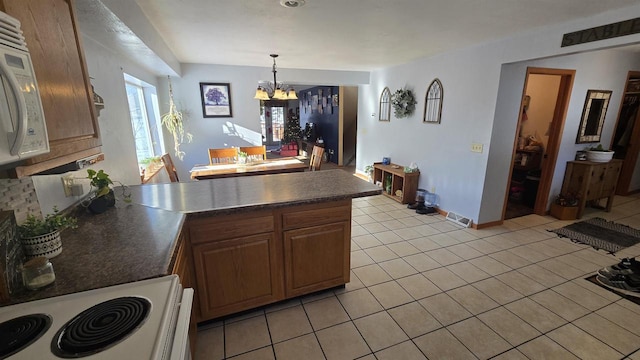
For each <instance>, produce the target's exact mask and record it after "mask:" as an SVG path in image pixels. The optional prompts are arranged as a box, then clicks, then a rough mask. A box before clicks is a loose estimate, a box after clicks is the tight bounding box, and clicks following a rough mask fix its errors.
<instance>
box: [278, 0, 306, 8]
mask: <svg viewBox="0 0 640 360" xmlns="http://www.w3.org/2000/svg"><path fill="white" fill-rule="evenodd" d="M304 3H305V0H280V5H282V6H284V7H286V8H298V7H301V6H303V5H304Z"/></svg>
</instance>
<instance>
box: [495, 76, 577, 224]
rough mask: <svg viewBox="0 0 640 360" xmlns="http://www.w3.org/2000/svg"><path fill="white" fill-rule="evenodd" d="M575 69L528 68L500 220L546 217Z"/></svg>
mask: <svg viewBox="0 0 640 360" xmlns="http://www.w3.org/2000/svg"><path fill="white" fill-rule="evenodd" d="M574 75H575V71H574V70H564V69H546V68H527V75H526V79H525V83H524V89H523V94H522V101H521V104H520V115H519V117H518V126H517V129H518V130H517V132H516V136H515V140H514V148H513V155H512V163H511V164H512V165H511V171H510V175H509V180H510V181H509V182H508V184H509V185H508V189H507V195H508V196H507V199H506V200H505V205H504V212H503V218H504V219H505V220H506V219H511V218H515V217H520V216H524V215H528V214H538V215H545V214H546V211H547V203H548V200H549V191H550V188H551V181H552V180H553V173H554V169H555V166H556V160H557V156H558V150H559V145H560V141H561V138H562V136H561V135H562V131H563V129H564V120H565V117H566V113H567V109H568V105H569V98H570V95H571V88H572V87H573V78H574Z"/></svg>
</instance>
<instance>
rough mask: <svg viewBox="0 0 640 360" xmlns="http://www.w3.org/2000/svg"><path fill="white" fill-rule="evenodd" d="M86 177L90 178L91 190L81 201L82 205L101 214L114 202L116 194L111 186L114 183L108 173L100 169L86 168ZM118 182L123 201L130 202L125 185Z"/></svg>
mask: <svg viewBox="0 0 640 360" xmlns="http://www.w3.org/2000/svg"><path fill="white" fill-rule="evenodd" d="M87 178H88V179H89V180H90V184H91V189H92V190H91V191H90V193H89V196H88V197H87V198H86V199H85V201H83V205H85V206H86V207H87V208H88V209H89V211H91V212H92V213H94V214H101V213H103V212H105V211H107V209H108V208H110V207H112V206H114V205H115V204H116V195H115V193H114V191H113V189H112V188H111V186H112V185H114V183H113V181H112V180H111V179H110V178H109V174H107V173H106V172H104V170H102V169H100V170H98V171H95V170H93V169H87ZM118 183H119V184H120V188H121V189H122V198H123V200H124V202H127V203H129V202H131V194H130V193H129V192H128V191H127V187H126V186H125V185H124V184H122V183H121V182H118Z"/></svg>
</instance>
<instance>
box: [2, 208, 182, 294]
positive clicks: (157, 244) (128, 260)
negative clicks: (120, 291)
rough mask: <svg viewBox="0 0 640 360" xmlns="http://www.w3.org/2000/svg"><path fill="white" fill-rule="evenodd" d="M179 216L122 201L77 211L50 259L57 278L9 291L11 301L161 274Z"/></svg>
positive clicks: (179, 224)
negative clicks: (97, 211) (74, 223)
mask: <svg viewBox="0 0 640 360" xmlns="http://www.w3.org/2000/svg"><path fill="white" fill-rule="evenodd" d="M83 210H84V209H83ZM184 219H185V215H184V214H181V213H178V212H171V211H166V210H161V209H154V208H150V207H147V206H142V205H138V204H125V203H124V202H121V201H120V202H118V204H117V205H116V207H114V208H110V209H109V210H107V211H106V212H104V213H102V214H99V215H92V214H88V213H85V212H83V211H78V224H79V227H78V228H77V229H67V230H64V231H63V232H62V233H61V240H62V253H61V254H60V255H58V256H56V257H54V258H53V259H51V263H52V264H53V270H54V272H55V274H56V281H55V282H54V283H53V284H51V285H49V286H46V287H44V288H41V289H38V290H33V291H30V290H26V289H25V290H23V291H21V292H19V293H18V294H16V295H15V296H13V295H12V297H11V298H12V300H11V303H19V302H25V301H31V300H37V299H42V298H47V297H52V296H58V295H64V294H69V293H74V292H79V291H85V290H91V289H96V288H101V287H106V286H111V285H117V284H122V283H127V282H132V281H138V280H143V279H148V278H153V277H158V276H163V275H166V274H168V269H170V267H171V266H172V263H173V261H174V258H173V257H174V255H175V254H174V253H175V249H176V246H177V245H178V243H177V239H178V235H179V234H180V229H181V228H182V224H183V223H184Z"/></svg>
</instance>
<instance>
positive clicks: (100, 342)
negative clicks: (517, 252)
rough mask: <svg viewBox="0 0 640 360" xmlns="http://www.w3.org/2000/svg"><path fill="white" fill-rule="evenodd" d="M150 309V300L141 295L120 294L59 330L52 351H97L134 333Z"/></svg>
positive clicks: (82, 353)
mask: <svg viewBox="0 0 640 360" xmlns="http://www.w3.org/2000/svg"><path fill="white" fill-rule="evenodd" d="M150 310H151V302H149V300H147V299H144V298H140V297H120V298H116V299H112V300H109V301H105V302H103V303H100V304H97V305H95V306H92V307H90V308H88V309H87V310H85V311H83V312H81V313H80V314H78V315H76V316H75V317H74V318H73V319H71V320H70V321H69V322H67V323H66V324H65V325H64V326H63V327H62V328H61V329H60V330H58V332H57V333H56V335H55V336H54V337H53V341H52V342H51V351H52V352H53V353H54V354H55V355H57V356H59V357H63V358H80V357H85V356H89V355H92V354H96V353H98V352H100V351H103V350H105V349H107V348H109V347H111V346H114V345H116V344H117V343H119V342H121V341H122V340H124V339H125V338H127V337H128V336H129V335H131V334H133V333H134V332H135V330H137V329H138V328H139V327H140V326H141V325H142V323H143V322H144V321H145V320H146V319H147V316H148V315H149V312H150Z"/></svg>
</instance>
